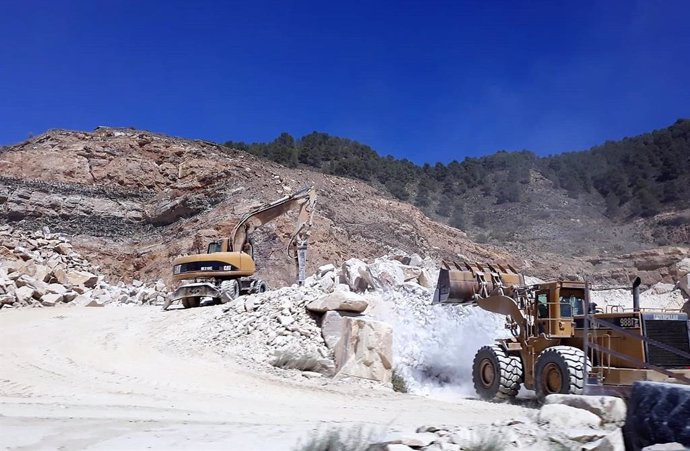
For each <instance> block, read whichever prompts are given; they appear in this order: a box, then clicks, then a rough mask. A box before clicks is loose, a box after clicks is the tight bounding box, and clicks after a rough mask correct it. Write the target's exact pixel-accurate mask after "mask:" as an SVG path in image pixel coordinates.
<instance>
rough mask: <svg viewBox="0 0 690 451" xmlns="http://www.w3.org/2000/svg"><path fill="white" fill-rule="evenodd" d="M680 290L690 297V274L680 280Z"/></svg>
mask: <svg viewBox="0 0 690 451" xmlns="http://www.w3.org/2000/svg"><path fill="white" fill-rule="evenodd" d="M678 288H680V289H681V290H682V291H683V293H685V295H686V296H690V274H685V275H684V276H681V278H680V279H679V280H678Z"/></svg>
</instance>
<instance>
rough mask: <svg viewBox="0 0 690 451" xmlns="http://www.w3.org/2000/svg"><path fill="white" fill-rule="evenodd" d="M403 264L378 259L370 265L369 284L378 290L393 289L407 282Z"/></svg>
mask: <svg viewBox="0 0 690 451" xmlns="http://www.w3.org/2000/svg"><path fill="white" fill-rule="evenodd" d="M402 266H403V265H402V264H401V263H400V262H398V261H397V260H388V259H382V258H377V259H376V260H375V261H374V263H372V264H371V265H369V274H370V276H371V279H370V280H369V283H370V284H371V285H372V286H373V287H374V288H377V289H381V288H393V287H397V286H399V285H402V284H403V283H404V282H405V273H404V272H403V269H402Z"/></svg>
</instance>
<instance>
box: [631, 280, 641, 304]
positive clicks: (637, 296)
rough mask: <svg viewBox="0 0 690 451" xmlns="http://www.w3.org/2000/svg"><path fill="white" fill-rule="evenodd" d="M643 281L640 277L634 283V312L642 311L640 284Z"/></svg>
mask: <svg viewBox="0 0 690 451" xmlns="http://www.w3.org/2000/svg"><path fill="white" fill-rule="evenodd" d="M641 283H642V281H641V280H640V278H639V277H635V281H634V282H633V312H639V311H640V284H641Z"/></svg>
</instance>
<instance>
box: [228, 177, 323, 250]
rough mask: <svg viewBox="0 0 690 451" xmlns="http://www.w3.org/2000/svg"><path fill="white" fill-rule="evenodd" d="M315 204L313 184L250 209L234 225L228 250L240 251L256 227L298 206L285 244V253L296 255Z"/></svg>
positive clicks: (305, 237) (309, 225)
mask: <svg viewBox="0 0 690 451" xmlns="http://www.w3.org/2000/svg"><path fill="white" fill-rule="evenodd" d="M315 205H316V190H315V189H314V187H313V186H309V187H306V188H303V189H301V190H299V191H297V192H295V193H293V194H291V195H289V196H285V197H282V198H280V199H278V200H276V201H273V202H271V203H269V204H266V205H262V206H261V207H259V208H257V209H255V210H253V211H250V212H249V213H247V214H246V215H244V216H243V217H242V219H240V221H239V222H238V223H237V225H235V227H234V228H233V230H232V234H231V235H230V240H229V242H230V245H231V246H232V248H231V249H229V250H230V251H235V252H241V251H242V250H244V248H245V245H246V244H248V243H249V235H250V234H251V233H252V232H253V231H254V230H255V229H257V228H258V227H261V226H262V225H264V224H266V223H268V222H271V221H273V220H274V219H276V218H277V217H279V216H281V215H284V214H285V213H287V212H288V211H290V210H293V209H295V208H297V207H299V209H300V210H299V214H298V216H297V222H296V224H295V231H294V233H293V235H292V237H291V238H290V242H289V243H288V246H287V253H288V255H289V256H290V257H291V258H296V257H297V252H296V249H297V247H298V246H300V245H305V244H306V242H307V239H308V238H309V233H310V229H311V225H312V219H313V216H314V210H315V208H314V207H315Z"/></svg>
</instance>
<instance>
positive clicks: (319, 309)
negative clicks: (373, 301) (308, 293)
mask: <svg viewBox="0 0 690 451" xmlns="http://www.w3.org/2000/svg"><path fill="white" fill-rule="evenodd" d="M368 306H369V304H368V303H367V301H366V300H365V299H364V297H363V296H361V295H359V294H357V293H352V292H350V291H334V292H333V293H330V294H327V295H326V296H323V297H322V298H320V299H316V300H314V301H311V302H310V303H309V304H307V310H309V311H311V312H316V313H324V312H328V311H332V310H340V311H345V312H355V313H361V312H363V311H364V310H366V308H367V307H368Z"/></svg>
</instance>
